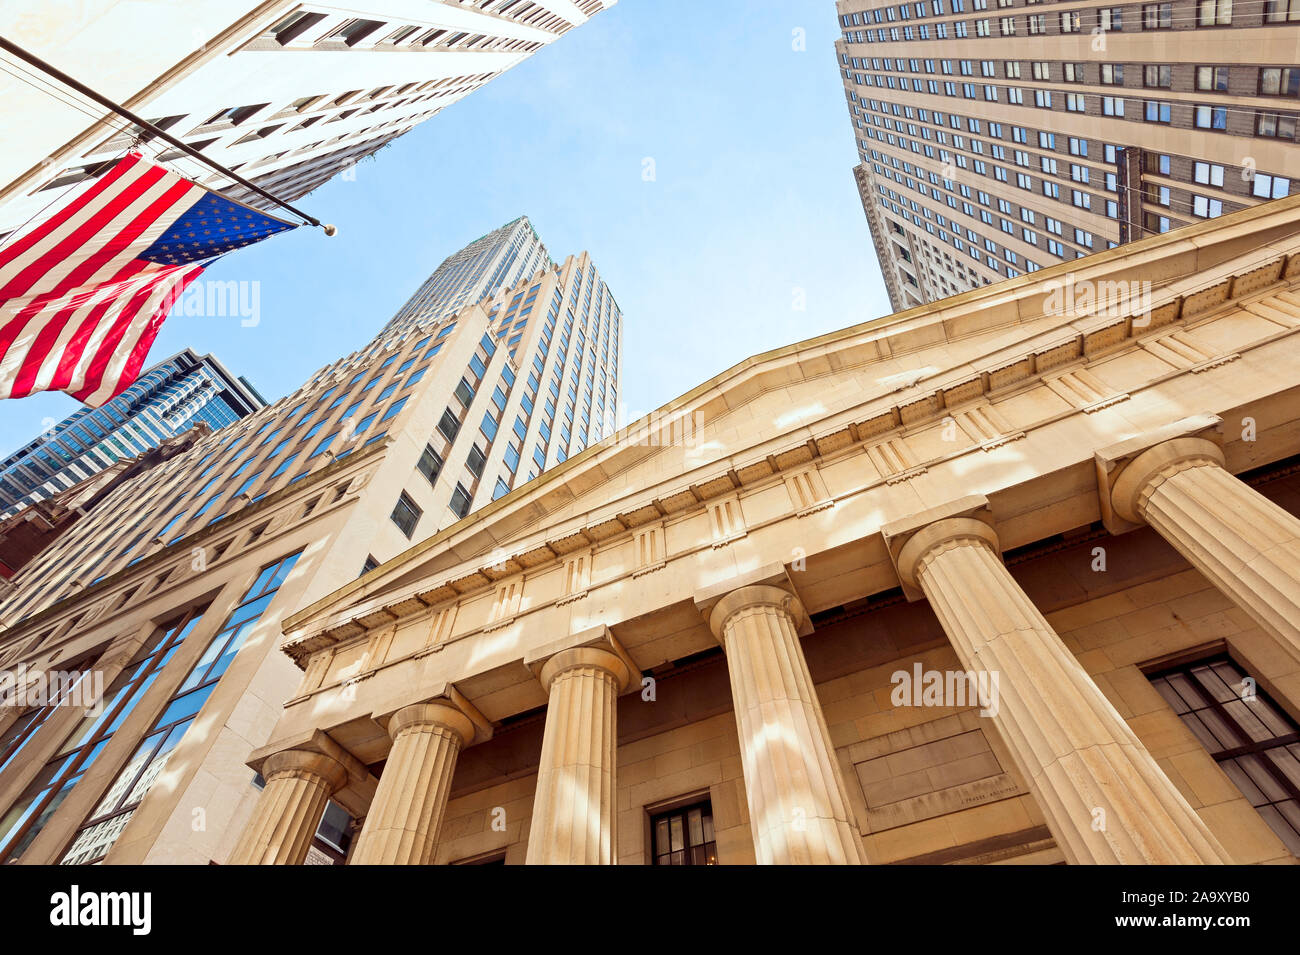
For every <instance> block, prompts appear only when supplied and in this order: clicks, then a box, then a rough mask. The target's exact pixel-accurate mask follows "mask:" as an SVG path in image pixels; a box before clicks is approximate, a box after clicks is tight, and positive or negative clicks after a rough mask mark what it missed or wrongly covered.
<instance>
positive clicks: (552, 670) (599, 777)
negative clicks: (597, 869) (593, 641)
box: [526, 646, 632, 865]
mask: <svg viewBox="0 0 1300 955" xmlns="http://www.w3.org/2000/svg"><path fill="white" fill-rule="evenodd" d="M538 676H539V678H540V679H541V681H542V686H544V687H546V689H547V692H548V694H549V696H550V699H549V701H548V702H547V704H546V729H545V735H544V736H543V738H542V759H541V765H540V767H539V768H538V771H537V794H536V796H535V797H534V799H533V818H532V823H531V825H530V828H529V832H528V856H527V860H526V861H527V864H528V865H613V864H614V851H615V846H616V843H615V840H614V820H615V816H616V807H615V805H614V802H615V793H614V759H615V754H616V752H617V749H618V730H617V721H616V712H617V702H618V695H619V693H620V692H622V690H623V689H624V688H625V687H626V686H627V685H628V682H629V681H630V680H631V678H632V673H631V671H630V669H629V668H628V666H627V664H626V663H625V662H624V661H623V658H622V657H620V656H619V655H618V654H616V653H613V652H611V651H609V650H605V649H601V648H598V647H590V646H587V647H575V648H572V649H567V650H561V651H560V652H558V653H556V654H555V655H554V656H552V657H551V658H550V659H549V660H547V661H546V663H545V664H544V665H543V666H542V668H541V672H540V673H539V674H538Z"/></svg>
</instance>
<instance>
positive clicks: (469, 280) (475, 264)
mask: <svg viewBox="0 0 1300 955" xmlns="http://www.w3.org/2000/svg"><path fill="white" fill-rule="evenodd" d="M554 264H555V263H553V262H552V261H551V256H550V254H549V253H548V252H547V251H546V246H545V245H544V244H543V243H542V240H541V238H540V237H539V236H538V235H537V230H536V229H534V228H533V224H532V223H531V222H530V221H528V217H527V216H520V217H519V218H518V219H515V220H514V221H513V222H507V223H506V224H505V225H503V226H502V227H501V228H499V229H496V230H495V231H492V232H489V233H488V234H487V235H485V236H483V237H481V238H478V239H475V240H474V241H473V242H471V243H470V244H469V245H467V246H465V248H463V249H461V250H460V251H459V252H457V253H456V254H455V255H449V256H448V257H447V258H446V259H444V260H443V262H442V264H441V265H440V266H438V267H437V268H436V269H435V270H434V272H433V274H432V275H430V276H429V277H428V278H427V279H426V280H425V282H424V284H423V285H421V286H420V287H419V289H417V290H416V292H415V294H414V295H412V296H411V297H410V299H409V300H408V301H407V303H406V304H405V305H403V306H402V307H401V308H400V309H399V310H398V312H397V314H396V315H394V316H393V318H392V320H391V321H390V322H389V323H388V325H387V326H386V327H385V328H384V332H390V331H392V330H394V329H397V328H405V327H407V326H410V325H423V324H428V323H429V322H433V321H436V320H437V319H439V318H442V317H443V316H445V315H450V314H451V313H452V312H454V311H456V310H457V309H459V308H460V307H461V306H463V305H473V304H474V303H475V302H479V301H482V300H483V299H485V298H488V297H489V296H491V295H492V294H493V293H495V292H497V291H499V290H501V289H502V288H509V287H510V286H512V285H514V284H515V283H517V282H519V281H520V280H522V279H524V278H527V277H528V276H530V275H532V274H533V273H534V272H538V271H540V270H541V269H543V268H546V267H548V266H553V265H554Z"/></svg>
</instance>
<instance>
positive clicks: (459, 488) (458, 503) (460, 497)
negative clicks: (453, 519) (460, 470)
mask: <svg viewBox="0 0 1300 955" xmlns="http://www.w3.org/2000/svg"><path fill="white" fill-rule="evenodd" d="M470 500H471V498H470V494H469V491H467V490H465V485H463V484H460V483H457V485H456V490H455V491H454V492H453V493H452V495H451V501H450V503H449V504H448V505H447V506H448V507H450V508H451V512H452V513H453V514H455V515H456V516H457V517H464V516H465V515H466V514H468V513H469V504H470Z"/></svg>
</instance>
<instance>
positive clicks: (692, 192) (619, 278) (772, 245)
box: [0, 0, 890, 453]
mask: <svg viewBox="0 0 1300 955" xmlns="http://www.w3.org/2000/svg"><path fill="white" fill-rule="evenodd" d="M796 30H802V31H803V34H802V38H803V44H802V45H803V46H804V49H802V50H799V49H796V48H795V47H796V46H797V45H799V44H798V43H797V37H796V33H795V31H796ZM837 32H838V31H837V21H836V15H835V6H834V3H833V2H832V0H784V2H779V3H778V2H772V0H761V2H754V0H620V2H619V3H618V4H617V5H616V6H614V7H613V8H612V9H610V10H608V11H606V12H605V13H602V14H599V15H598V16H596V17H595V18H593V19H592V21H591V22H590V23H588V24H586V25H585V26H583V27H581V28H579V29H576V30H573V31H571V32H570V33H569V34H568V35H567V36H564V37H562V38H561V39H560V40H558V41H557V42H556V43H555V44H553V45H552V46H551V47H549V48H546V49H543V50H541V51H540V52H539V53H537V54H536V55H534V56H533V57H531V58H530V59H528V60H526V61H525V62H524V63H522V64H520V65H519V66H517V67H515V68H514V69H513V70H511V71H510V72H508V73H506V74H505V75H504V76H501V77H498V78H497V79H496V80H494V81H492V82H491V83H489V84H488V85H487V86H486V87H484V88H483V89H481V90H478V91H476V92H474V93H472V94H470V95H469V96H468V97H466V98H465V99H464V100H462V101H461V102H459V103H457V104H455V105H453V106H451V107H449V108H448V109H446V110H445V111H444V112H442V113H441V114H439V115H438V116H435V117H434V118H433V119H431V120H429V121H428V122H426V123H424V124H423V125H422V126H419V127H417V128H416V129H415V130H414V131H412V132H410V133H408V134H407V135H406V136H403V137H402V138H400V139H398V140H396V141H395V142H394V143H393V144H391V145H390V146H388V147H387V148H386V149H383V150H381V151H380V152H379V153H378V154H377V155H375V156H374V157H373V158H371V159H368V160H366V161H364V162H362V163H360V164H358V166H357V167H356V169H355V177H354V178H353V179H352V180H350V181H349V180H344V179H341V178H338V177H336V178H335V180H334V181H332V182H330V183H328V184H327V185H325V186H324V187H322V188H321V189H318V190H317V191H316V192H315V193H313V194H311V195H310V196H307V197H306V198H304V199H302V200H299V201H298V202H297V203H296V205H298V207H299V208H302V209H304V210H306V211H307V212H310V213H311V214H312V215H315V216H316V217H317V218H319V219H321V220H322V221H325V222H332V223H335V224H336V225H337V226H338V227H339V230H340V234H339V235H338V236H336V237H334V238H327V237H325V236H324V234H323V233H322V232H320V231H319V230H316V229H310V228H304V229H298V230H296V231H295V232H293V233H290V234H288V235H286V236H280V237H273V238H271V239H269V240H267V241H265V242H263V243H261V244H259V245H256V246H253V247H251V248H248V249H244V250H241V251H239V252H235V253H232V254H231V255H230V256H228V257H227V258H226V259H224V260H222V261H221V262H219V263H217V264H216V265H215V266H213V267H212V268H211V269H209V270H208V273H207V276H208V278H210V279H212V280H221V281H229V280H232V279H233V280H238V281H256V282H259V283H260V286H259V288H260V321H259V323H258V324H257V325H256V326H254V327H244V326H243V325H242V324H241V321H240V319H239V318H238V317H234V316H232V317H187V316H184V315H173V316H172V317H171V318H169V319H168V321H167V323H166V324H165V325H164V327H163V331H162V332H161V334H160V335H159V336H158V339H157V341H156V342H155V344H154V347H153V351H152V352H151V353H150V360H151V361H156V360H159V359H162V358H165V357H167V356H168V355H171V354H173V353H174V352H176V351H178V350H180V349H182V348H184V347H186V346H189V347H191V348H194V349H195V350H197V351H199V352H200V353H204V352H212V353H214V354H215V355H216V356H217V357H218V358H220V359H221V360H222V361H223V362H224V363H225V364H226V365H227V366H228V367H229V368H230V369H231V370H232V371H233V372H234V373H235V374H242V375H245V376H246V377H248V379H249V380H250V381H252V382H253V384H254V385H256V386H257V388H258V389H259V390H260V391H261V392H262V393H263V394H264V395H265V396H266V398H267V399H268V400H271V401H273V400H275V399H276V398H279V397H280V396H282V395H284V394H285V393H287V392H289V391H292V390H293V389H295V388H296V387H298V385H300V384H301V383H302V382H303V381H304V380H305V379H306V378H307V376H308V375H309V374H311V373H312V372H314V371H315V370H316V369H317V368H319V367H321V366H322V365H325V364H326V363H328V362H330V361H332V360H333V359H335V358H337V357H339V356H341V355H343V354H345V353H347V352H349V351H351V350H353V349H354V348H356V347H357V346H359V345H361V344H363V343H364V342H366V341H367V340H369V338H370V337H371V336H372V335H373V334H374V333H375V332H376V331H377V330H378V329H379V327H380V326H382V325H383V323H384V322H385V321H386V320H387V319H388V318H389V317H390V316H391V315H392V313H393V312H394V311H395V310H396V309H397V308H398V307H399V306H400V305H401V304H402V303H403V302H404V301H405V300H406V298H407V297H408V296H409V295H410V294H411V292H413V291H414V290H415V288H416V287H417V286H418V285H419V284H420V282H421V281H422V280H423V279H424V278H425V277H426V276H427V275H428V274H429V273H430V272H431V271H432V270H433V269H434V268H435V267H436V266H437V265H438V263H439V262H441V261H442V259H443V258H444V257H445V256H447V255H448V254H450V253H451V252H454V251H455V250H456V249H458V248H460V247H461V246H463V245H464V244H465V243H467V242H469V241H471V240H472V239H475V238H477V237H478V236H480V235H482V234H484V233H486V232H489V231H491V230H492V229H494V228H496V227H497V226H499V225H501V224H503V223H505V222H507V221H509V220H511V219H513V218H515V217H516V216H518V215H521V214H527V215H528V216H530V217H531V218H532V220H533V224H534V225H535V226H536V228H537V230H538V232H539V234H540V235H541V236H542V239H543V240H544V241H545V242H546V244H547V247H548V248H549V249H550V252H551V254H552V256H553V257H555V258H556V260H557V261H559V260H563V258H564V256H565V255H567V254H569V253H571V252H578V251H581V250H582V249H587V250H588V251H590V252H591V254H592V257H593V259H594V260H595V263H596V266H597V267H598V268H599V269H600V271H601V274H602V275H603V276H604V278H605V280H606V282H607V283H608V284H609V287H610V288H611V290H612V291H613V293H614V295H615V297H616V299H617V300H618V302H619V305H620V306H621V307H622V309H623V313H624V326H623V328H624V331H623V379H622V387H621V394H622V398H623V402H624V403H625V405H626V412H627V417H626V418H625V419H624V420H631V419H633V418H635V417H637V416H639V415H641V414H645V413H647V412H649V411H652V410H654V409H655V408H657V407H659V406H660V405H662V404H663V403H665V402H667V401H669V400H671V399H672V398H674V397H676V396H678V395H680V394H682V393H684V392H686V391H689V390H690V389H691V388H693V387H695V386H696V385H697V384H699V383H701V382H703V381H705V380H707V379H708V378H710V377H712V376H713V375H716V374H717V373H719V372H721V371H723V370H724V369H726V368H727V367H729V366H730V365H733V364H735V363H736V362H738V361H741V360H743V359H744V358H746V357H748V356H750V355H752V354H755V353H757V352H760V351H764V350H766V349H769V348H775V347H779V346H781V345H785V344H789V343H790V342H794V341H798V340H800V339H803V338H808V337H811V336H814V335H818V334H820V333H822V332H826V331H829V330H832V329H836V328H843V327H845V326H847V325H852V324H854V323H856V322H860V321H865V320H867V319H869V318H874V317H876V316H879V315H884V314H887V313H888V312H889V310H890V309H889V303H888V298H887V296H886V294H885V290H884V285H883V282H882V280H881V278H880V270H879V267H878V266H877V264H876V259H875V253H874V250H873V248H872V245H871V241H870V234H869V231H868V228H867V223H866V219H865V216H864V215H863V212H862V207H861V204H860V203H859V200H858V196H857V191H856V189H855V187H854V183H853V174H852V167H853V165H854V163H855V161H856V153H855V150H854V146H853V133H852V130H851V128H850V125H849V120H848V115H847V111H846V109H845V105H844V94H843V88H842V86H841V84H840V78H839V74H838V72H837V70H836V65H835V54H834V48H833V46H832V43H833V41H834V39H835V36H836V33H837ZM647 159H651V160H653V163H654V178H653V179H652V180H649V181H647V179H646V178H644V177H643V169H644V168H645V161H646V160H647ZM182 171H183V170H182ZM801 300H802V302H803V304H804V308H803V309H802V310H800V309H799V308H797V307H796V305H797V304H798V303H799V302H800V301H801ZM78 406H79V405H78V403H77V402H76V401H75V400H74V399H72V398H70V397H68V396H66V395H62V394H43V395H36V396H33V397H31V398H24V399H17V400H10V401H3V402H0V453H7V452H8V451H10V450H13V449H14V448H15V447H17V446H19V445H21V444H22V443H24V442H25V441H27V440H29V439H30V438H31V437H33V436H34V435H35V434H36V433H37V432H38V431H40V430H41V429H42V427H43V426H48V425H47V424H45V423H43V422H44V419H54V420H57V419H60V418H62V417H63V416H65V415H67V414H69V413H71V412H72V411H73V410H75V409H76V408H77V407H78Z"/></svg>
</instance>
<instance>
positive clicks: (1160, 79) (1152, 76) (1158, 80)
mask: <svg viewBox="0 0 1300 955" xmlns="http://www.w3.org/2000/svg"><path fill="white" fill-rule="evenodd" d="M1173 74H1174V71H1173V67H1170V66H1158V65H1151V66H1145V67H1143V68H1142V85H1143V86H1150V87H1157V88H1162V89H1168V88H1169V87H1170V86H1172V85H1173V81H1174V75H1173Z"/></svg>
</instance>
